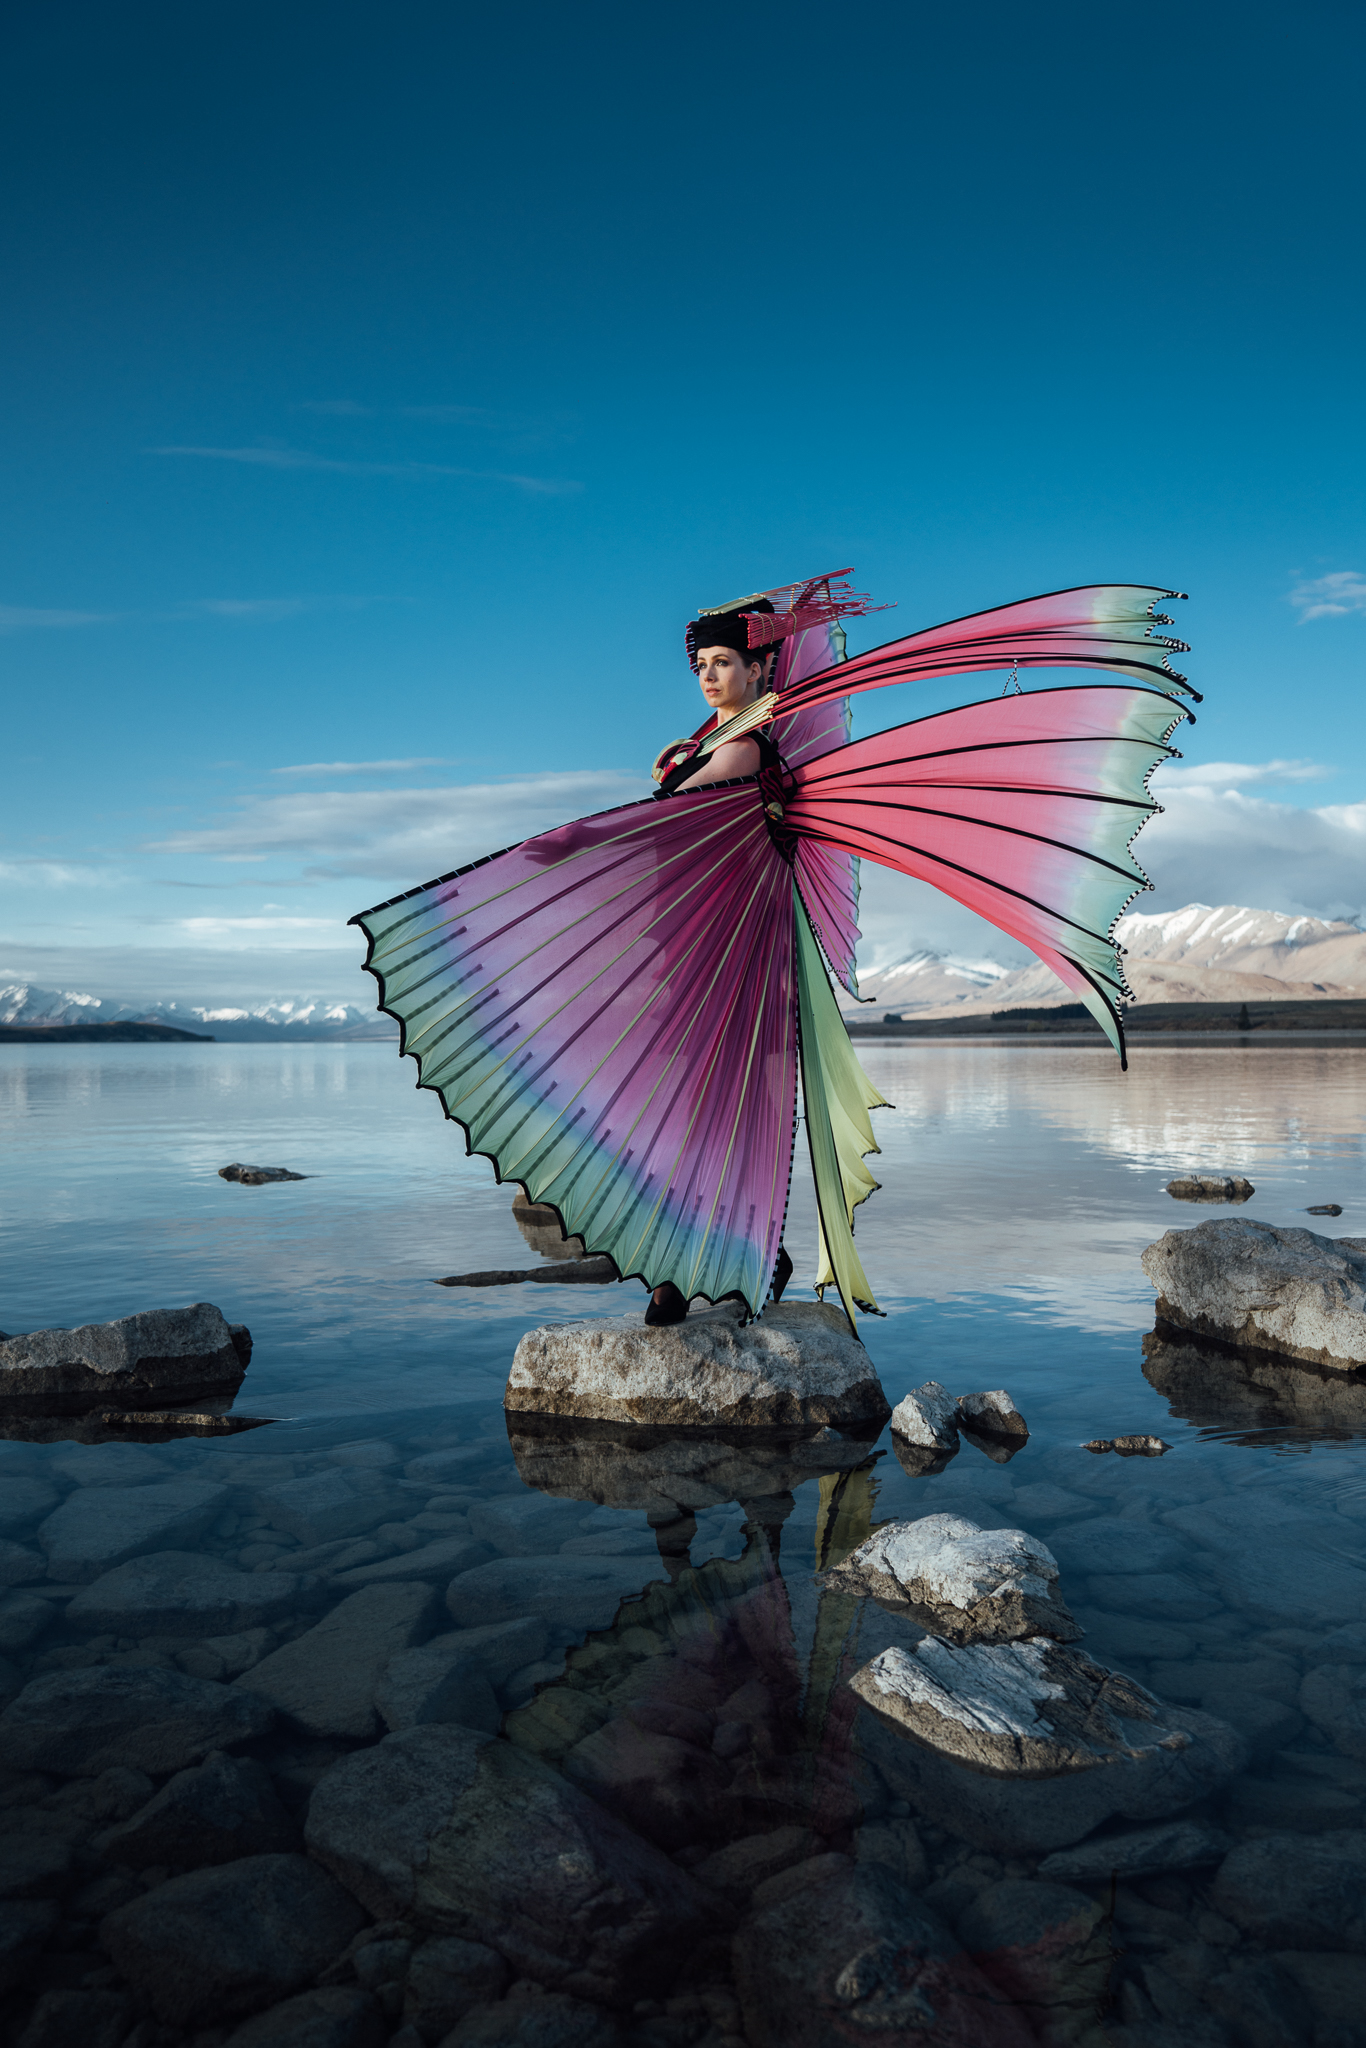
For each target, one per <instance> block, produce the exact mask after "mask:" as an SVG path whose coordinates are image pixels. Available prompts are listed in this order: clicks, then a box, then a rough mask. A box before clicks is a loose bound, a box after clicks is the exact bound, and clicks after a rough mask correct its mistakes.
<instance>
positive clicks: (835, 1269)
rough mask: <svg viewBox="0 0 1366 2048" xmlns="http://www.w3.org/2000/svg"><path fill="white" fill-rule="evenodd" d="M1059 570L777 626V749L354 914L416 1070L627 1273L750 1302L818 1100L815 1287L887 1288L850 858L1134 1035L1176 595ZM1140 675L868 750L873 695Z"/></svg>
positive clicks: (902, 731) (939, 719) (946, 722)
mask: <svg viewBox="0 0 1366 2048" xmlns="http://www.w3.org/2000/svg"><path fill="white" fill-rule="evenodd" d="M1176 595H1178V593H1176V592H1174V591H1165V590H1157V589H1152V588H1147V587H1144V586H1139V585H1132V584H1121V585H1104V586H1095V587H1089V588H1086V589H1082V590H1072V591H1060V592H1056V593H1053V594H1051V595H1049V596H1046V597H1040V598H1033V599H1030V600H1029V601H1027V602H1026V603H1022V604H1014V605H1008V606H1005V607H1003V608H1001V609H1000V610H997V611H992V612H984V613H979V614H977V615H976V616H975V617H974V618H970V619H960V620H955V621H953V622H951V623H950V624H948V625H944V626H939V627H934V628H931V629H930V630H929V631H927V632H923V633H917V634H912V635H910V636H908V637H907V638H905V639H901V640H896V641H892V642H890V643H889V644H888V645H886V646H883V647H878V648H875V649H873V650H872V652H871V653H868V654H863V655H860V656H858V657H856V658H855V659H854V660H852V661H848V662H840V661H838V660H837V659H836V656H835V648H834V642H833V640H832V634H831V627H830V625H829V624H828V623H825V622H823V621H821V622H817V623H815V624H813V625H810V626H807V627H805V628H804V629H803V630H801V631H798V632H795V633H793V634H792V635H791V637H789V638H787V639H785V640H784V641H783V642H782V646H781V651H780V654H779V659H778V663H777V665H776V668H775V676H774V688H773V690H772V691H770V692H769V693H767V695H766V696H765V697H764V698H762V699H761V700H760V702H759V704H757V705H755V706H753V707H751V708H750V709H749V710H747V711H746V712H744V713H742V714H741V715H740V716H739V717H737V718H735V719H733V720H731V721H730V723H729V724H728V725H726V726H725V727H723V728H721V729H720V730H719V731H714V732H712V733H710V734H707V735H705V736H704V737H703V738H702V740H701V742H700V745H699V749H698V753H699V758H700V757H701V756H702V755H705V754H706V753H709V752H711V751H712V750H713V748H714V747H715V746H716V745H718V744H720V743H721V742H722V741H723V740H726V739H730V738H733V737H740V736H741V735H742V734H743V733H744V732H745V731H749V730H754V729H755V728H756V727H758V726H761V725H762V726H763V727H764V728H765V729H766V730H767V731H768V733H769V734H770V736H771V737H772V739H773V740H774V741H775V743H776V745H777V748H778V752H779V755H780V757H781V760H782V763H783V766H782V769H781V770H780V771H769V772H768V773H766V774H765V775H763V776H759V777H749V778H746V779H744V780H742V781H738V782H726V783H715V784H712V785H710V786H708V787H705V788H702V789H697V790H684V791H682V792H680V793H679V794H677V795H675V796H673V797H670V798H667V799H666V800H664V801H658V800H656V799H654V798H648V799H646V800H645V801H644V802H641V803H633V804H625V805H623V806H621V807H620V808H618V809H616V810H612V811H606V812H603V813H601V814H599V815H598V816H596V817H591V818H585V819H582V820H580V821H579V822H577V823H575V824H572V825H565V826H561V827H559V828H558V829H557V830H555V831H553V832H544V833H540V834H538V835H537V836H536V837H535V838H533V839H528V840H525V841H523V842H522V844H521V845H519V846H514V847H510V848H508V849H507V850H506V851H505V852H502V853H498V854H494V855H492V856H491V857H490V858H488V859H486V860H482V861H477V862H475V863H474V864H473V865H471V866H469V867H466V868H460V869H457V870H455V871H454V872H452V873H451V874H448V875H442V876H439V877H438V878H437V880H436V881H434V882H428V883H426V884H425V885H424V886H423V887H421V888H418V889H412V890H409V891H408V892H407V893H406V894H405V895H402V896H398V897H395V898H393V899H392V900H391V901H390V902H387V903H382V904H379V905H377V906H376V907H375V908H374V909H373V910H367V911H363V912H361V913H360V914H359V915H358V916H357V917H355V918H353V919H352V920H351V921H352V923H353V924H357V925H359V926H360V927H361V929H362V930H363V931H364V932H365V933H366V934H367V937H368V939H369V952H368V956H367V959H366V966H367V968H368V969H369V971H370V972H371V973H372V974H373V975H374V976H375V977H376V979H377V981H378V983H379V988H380V1007H381V1009H383V1010H384V1011H386V1012H387V1013H388V1014H389V1015H390V1016H392V1017H395V1018H397V1020H398V1022H399V1024H400V1026H401V1032H402V1050H403V1052H404V1053H406V1054H409V1055H411V1056H412V1058H414V1059H415V1060H416V1062H417V1066H418V1085H419V1086H420V1087H423V1088H430V1089H432V1090H434V1091H435V1093H436V1094H437V1095H439V1097H440V1099H441V1102H442V1104H443V1106H444V1108H445V1111H446V1114H447V1116H449V1117H450V1118H452V1119H453V1120H454V1121H455V1122H456V1123H458V1124H459V1125H460V1126H461V1128H462V1129H463V1131H464V1133H465V1138H466V1144H467V1148H468V1149H469V1150H470V1151H471V1152H477V1153H481V1154H483V1155H484V1156H485V1157H486V1158H488V1159H489V1160H491V1161H492V1164H493V1167H494V1171H495V1173H496V1175H497V1177H498V1179H499V1180H500V1181H514V1182H517V1183H519V1184H520V1185H521V1186H522V1187H523V1188H524V1189H525V1191H526V1193H527V1195H528V1197H529V1198H530V1199H531V1200H532V1201H536V1202H545V1203H548V1204H550V1205H551V1206H552V1207H554V1208H555V1209H556V1210H557V1211H558V1213H559V1215H560V1218H561V1220H562V1222H563V1225H564V1229H565V1231H566V1232H567V1233H568V1234H570V1235H577V1236H580V1237H582V1239H583V1241H584V1246H585V1249H586V1250H587V1251H588V1252H589V1253H594V1254H605V1255H606V1256H608V1257H609V1258H611V1259H612V1260H613V1261H614V1262H615V1264H616V1267H617V1270H618V1272H619V1273H620V1274H621V1275H622V1277H623V1278H626V1277H629V1276H636V1277H638V1278H640V1279H641V1280H643V1281H644V1282H645V1284H646V1286H648V1287H658V1286H660V1285H662V1284H663V1283H664V1282H666V1281H672V1282H673V1284H674V1285H675V1286H676V1287H678V1288H679V1290H680V1291H681V1292H682V1293H683V1294H684V1295H685V1296H687V1297H689V1298H692V1297H695V1296H699V1295H701V1296H705V1297H706V1298H707V1299H709V1300H711V1301H717V1300H720V1299H721V1298H722V1296H724V1295H728V1294H733V1295H739V1296H741V1297H743V1300H744V1301H745V1303H746V1304H747V1307H748V1309H749V1310H750V1312H752V1313H754V1314H758V1313H759V1312H760V1311H761V1309H762V1307H763V1303H764V1301H765V1299H766V1297H767V1293H768V1288H769V1283H770V1280H771V1278H772V1273H773V1266H774V1261H775V1259H776V1256H777V1251H778V1245H779V1242H780V1240H781V1237H782V1229H783V1220H784V1216H785V1213H786V1208H787V1197H788V1188H789V1184H790V1180H791V1172H792V1157H793V1144H794V1139H795V1132H796V1122H797V1111H798V1090H799V1084H800V1098H801V1104H802V1108H803V1110H804V1115H805V1123H806V1136H807V1143H808V1147H809V1150H810V1154H811V1164H812V1171H813V1177H814V1181H815V1188H816V1199H817V1206H818V1210H819V1217H820V1226H821V1263H820V1270H819V1273H818V1276H817V1284H818V1286H819V1287H822V1288H823V1287H824V1286H826V1285H829V1284H833V1285H834V1286H835V1287H836V1288H837V1289H838V1292H839V1295H840V1298H841V1300H842V1302H843V1304H844V1307H845V1311H846V1313H847V1314H848V1315H849V1318H850V1323H851V1326H853V1325H854V1321H855V1316H856V1312H857V1311H858V1310H859V1309H863V1310H865V1311H872V1312H876V1303H875V1301H874V1298H873V1293H872V1289H871V1287H870V1286H869V1283H868V1280H867V1277H866V1276H865V1274H864V1272H863V1269H862V1266H861V1265H860V1263H859V1258H858V1254H857V1251H856V1250H855V1247H854V1239H853V1221H854V1211H855V1209H856V1208H857V1206H858V1204H859V1203H860V1202H862V1201H863V1200H865V1199H866V1198H867V1196H868V1195H869V1194H871V1193H872V1192H873V1189H874V1187H875V1186H876V1183H875V1182H874V1180H873V1178H872V1175H871V1174H870V1172H869V1170H868V1167H867V1165H866V1163H865V1162H866V1157H867V1155H868V1154H870V1153H872V1152H875V1151H876V1150H877V1146H876V1142H875V1139H874V1135H873V1128H872V1123H871V1121H870V1117H869V1111H870V1110H871V1109H873V1108H875V1107H877V1106H878V1105H879V1104H881V1103H882V1102H883V1098H882V1097H881V1096H880V1095H879V1094H878V1092H877V1090H876V1089H875V1088H874V1087H873V1086H872V1084H871V1082H870V1081H869V1080H868V1078H867V1076H866V1075H865V1074H864V1073H863V1071H862V1069H861V1067H860V1066H859V1064H858V1061H857V1059H856V1058H855V1056H854V1052H853V1048H852V1046H851V1044H850V1041H849V1036H848V1033H847V1031H846V1030H845V1028H844V1023H843V1020H842V1018H841V1016H840V1013H839V1009H838V1005H837V1002H836V998H835V994H834V989H833V986H832V976H833V977H834V978H835V979H837V980H838V981H839V982H840V983H841V984H842V985H843V986H844V987H845V988H846V989H848V990H849V991H850V992H851V993H852V994H855V995H856V994H857V992H858V984H857V979H856V975H855V958H854V956H855V947H856V945H857V940H858V925H857V914H858V867H859V861H860V859H871V860H875V861H879V862H881V863H882V864H883V865H885V866H887V867H891V868H895V869H897V870H898V871H899V872H901V873H902V874H907V875H914V876H916V877H919V878H920V879H923V880H925V881H929V882H932V883H933V884H934V885H935V886H936V887H937V888H939V889H940V890H942V891H943V892H944V894H945V895H948V896H951V897H953V898H955V899H956V900H957V901H958V902H960V903H964V904H966V905H967V906H968V908H969V909H972V910H975V911H978V912H979V913H980V914H981V915H982V916H984V917H986V918H988V919H989V920H990V921H991V922H992V923H993V924H995V925H997V926H998V927H999V928H1000V929H1001V930H1002V931H1005V932H1008V933H1009V934H1010V935H1011V937H1012V938H1016V939H1019V940H1021V941H1022V942H1023V943H1024V944H1025V945H1026V946H1028V947H1030V948H1031V949H1032V950H1033V952H1035V953H1036V954H1037V956H1038V957H1039V959H1041V960H1042V961H1044V962H1045V963H1046V964H1047V965H1048V966H1049V967H1051V968H1052V969H1053V971H1054V973H1056V974H1057V975H1058V976H1059V978H1060V979H1061V980H1062V981H1063V982H1064V983H1066V985H1067V986H1068V987H1069V988H1071V989H1073V990H1074V991H1075V993H1076V994H1077V996H1078V997H1079V998H1080V1000H1081V1001H1082V1002H1083V1003H1085V1004H1086V1006H1087V1008H1088V1009H1089V1010H1090V1011H1091V1013H1092V1015H1093V1016H1095V1017H1096V1018H1097V1020H1098V1022H1099V1023H1100V1025H1101V1027H1102V1029H1103V1030H1104V1031H1105V1032H1106V1034H1107V1035H1108V1037H1109V1038H1110V1040H1111V1042H1112V1044H1113V1045H1114V1046H1115V1048H1116V1050H1117V1051H1118V1052H1119V1053H1120V1056H1121V1059H1122V1058H1123V1055H1124V1039H1123V1026H1122V1021H1121V1014H1120V1003H1121V1001H1122V1000H1123V998H1124V996H1125V995H1126V994H1127V993H1128V990H1127V989H1126V986H1125V983H1124V979H1123V973H1122V969H1121V966H1120V961H1119V957H1118V954H1117V951H1116V948H1115V945H1114V942H1113V939H1112V936H1111V935H1112V932H1113V929H1114V925H1115V921H1116V919H1117V918H1118V917H1119V916H1120V914H1121V913H1122V911H1123V910H1124V908H1125V906H1126V905H1127V904H1128V903H1130V902H1131V901H1132V900H1133V898H1134V897H1135V896H1136V895H1137V894H1138V893H1139V891H1140V890H1142V889H1144V888H1145V887H1146V886H1147V878H1146V876H1145V875H1144V873H1143V871H1142V869H1141V868H1140V867H1139V866H1138V864H1137V862H1136V861H1135V859H1134V856H1133V852H1132V842H1133V839H1134V837H1135V835H1136V833H1137V832H1138V830H1139V828H1140V827H1141V826H1142V824H1143V823H1144V822H1145V820H1146V819H1147V818H1148V817H1149V816H1151V814H1152V813H1153V811H1154V810H1156V809H1157V808H1158V806H1157V805H1156V803H1155V802H1154V800H1153V798H1152V796H1151V795H1150V793H1149V790H1148V778H1149V776H1150V775H1151V773H1152V770H1153V769H1154V768H1155V767H1156V766H1157V764H1158V763H1159V762H1160V761H1162V760H1164V759H1166V758H1168V757H1169V756H1170V755H1171V754H1172V753H1173V751H1174V750H1173V749H1172V748H1171V746H1170V745H1169V741H1170V738H1171V735H1172V733H1173V731H1174V730H1175V727H1176V726H1177V724H1178V723H1179V722H1180V721H1181V719H1182V718H1184V717H1187V716H1189V713H1188V712H1187V711H1186V710H1185V708H1184V707H1183V706H1182V705H1181V704H1180V703H1179V702H1178V701H1177V696H1178V693H1181V692H1185V693H1186V694H1188V695H1190V696H1194V695H1195V692H1193V691H1190V690H1189V687H1188V685H1187V684H1186V681H1185V678H1184V677H1182V676H1180V675H1178V674H1177V673H1176V672H1175V671H1174V670H1173V669H1172V668H1171V666H1170V664H1169V661H1168V658H1167V657H1168V653H1169V652H1170V651H1173V650H1177V649H1181V648H1183V645H1184V643H1182V642H1180V641H1176V640H1172V639H1169V638H1166V637H1164V636H1161V635H1159V634H1158V633H1157V632H1156V630H1155V628H1156V627H1157V626H1159V625H1160V626H1166V625H1170V623H1171V621H1170V619H1168V618H1166V617H1165V616H1164V615H1163V614H1161V613H1159V612H1157V611H1156V609H1155V606H1156V604H1157V602H1158V601H1160V600H1164V599H1167V598H1171V597H1174V596H1176ZM1041 665H1046V666H1048V667H1069V668H1071V667H1076V668H1089V669H1101V670H1107V671H1110V672H1111V673H1112V674H1113V675H1117V676H1119V677H1122V678H1124V680H1122V681H1099V680H1086V681H1082V682H1078V683H1076V684H1072V685H1065V686H1063V687H1060V688H1050V689H1041V690H1031V691H1026V692H1022V693H1017V694H1008V695H1005V696H1000V697H996V696H993V697H991V698H989V699H987V700H985V701H983V702H980V703H976V704H968V705H964V706H961V707H959V708H958V709H955V710H951V711H945V712H941V713H938V714H937V715H935V716H932V717H928V718H921V719H916V720H914V721H913V722H912V723H910V724H906V725H900V726H895V727H893V728H892V729H891V730H890V731H887V732H882V733H878V734H875V735H874V736H873V737H871V738H869V739H862V740H857V741H850V739H849V736H848V735H849V710H848V700H849V698H850V697H851V696H852V695H853V694H854V693H856V692H860V691H865V690H870V689H875V688H878V687H880V686H882V685H885V684H889V683H897V682H905V681H908V680H911V679H914V678H916V677H922V676H930V675H952V674H957V673H965V672H969V671H979V670H985V669H1002V668H1006V669H1015V668H1019V667H1028V666H1041Z"/></svg>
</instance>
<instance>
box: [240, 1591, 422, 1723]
mask: <svg viewBox="0 0 1366 2048" xmlns="http://www.w3.org/2000/svg"><path fill="white" fill-rule="evenodd" d="M438 1605H439V1595H438V1593H437V1590H436V1588H435V1587H433V1586H428V1585H422V1584H419V1585H396V1586H393V1585H383V1586H363V1587H361V1589H360V1591H359V1592H356V1593H349V1594H348V1595H347V1597H346V1598H345V1599H344V1600H342V1601H341V1602H339V1604H338V1605H337V1606H336V1607H334V1608H333V1609H332V1611H331V1613H330V1614H328V1615H325V1616H324V1618H323V1619H322V1620H321V1621H320V1622H319V1623H318V1624H317V1626H316V1627H315V1628H311V1629H309V1630H308V1631H307V1633H306V1634H304V1635H301V1636H296V1637H295V1639H294V1641H293V1642H291V1643H285V1644H284V1645H283V1647H282V1648H280V1649H278V1650H273V1651H272V1652H271V1654H270V1655H269V1656H268V1657H263V1658H262V1659H261V1661H260V1663H259V1664H253V1665H252V1667H251V1669H250V1670H249V1671H244V1672H243V1674H242V1676H241V1677H240V1678H239V1679H237V1680H235V1681H234V1686H233V1690H234V1691H236V1692H238V1693H247V1694H255V1695H256V1696H257V1697H259V1698H260V1699H262V1700H266V1701H268V1702H269V1703H270V1705H271V1706H272V1707H274V1708H277V1709H278V1710H279V1712H280V1713H282V1714H284V1715H286V1716H287V1717H288V1719H289V1720H291V1721H293V1722H295V1723H296V1724H297V1726H299V1727H300V1728H303V1729H306V1730H307V1731H308V1733H309V1734H310V1735H319V1736H342V1737H345V1738H347V1739H349V1740H351V1741H359V1742H363V1741H366V1740H367V1739H369V1738H370V1737H372V1736H374V1735H376V1734H377V1733H378V1732H379V1726H380V1719H379V1712H378V1709H377V1708H376V1706H375V1690H376V1687H377V1686H378V1684H379V1681H380V1678H381V1676H382V1674H383V1672H384V1669H385V1667H386V1665H387V1664H388V1663H389V1661H390V1659H391V1658H393V1657H396V1656H397V1655H398V1654H399V1652H400V1651H401V1650H408V1649H411V1648H412V1647H413V1646H414V1645H415V1644H416V1643H419V1642H421V1641H422V1640H423V1638H424V1637H426V1636H427V1635H429V1634H430V1633H431V1624H432V1622H433V1620H434V1618H435V1615H436V1612H437V1610H438Z"/></svg>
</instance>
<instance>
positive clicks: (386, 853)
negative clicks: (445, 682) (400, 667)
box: [148, 769, 650, 883]
mask: <svg viewBox="0 0 1366 2048" xmlns="http://www.w3.org/2000/svg"><path fill="white" fill-rule="evenodd" d="M649 789H650V785H649V784H648V783H647V782H646V781H645V780H644V778H643V777H641V776H638V775H625V774H622V773H620V772H618V771H615V770H613V769H596V770H594V769H587V770H583V771H580V772H578V773H573V774H564V775H536V776H527V777H525V778H523V779H521V780H520V781H514V782H500V783H474V784H465V785H463V786H461V787H458V788H457V787H446V788H434V789H388V790H376V789H349V790H297V791H291V792H289V793H288V794H282V795H280V796H263V797H253V798H250V799H248V800H247V802H245V803H244V804H243V806H242V808H241V810H240V811H239V812H238V813H237V814H236V815H235V816H233V817H228V818H225V819H224V820H223V822H222V823H221V824H218V825H212V826H207V827H204V828H201V829H196V830H189V831H184V832H176V833H173V834H171V835H170V836H169V837H168V838H166V839H163V840H160V841H158V842H156V843H155V845H153V846H152V847H150V848H149V849H148V850H149V851H151V852H156V853H170V854H178V855H200V856H203V855H208V856H210V857H212V858H213V859H216V860H223V861H234V862H239V861H240V862H246V861H259V860H266V859H268V858H269V859H279V858H281V857H282V856H283V857H289V856H293V857H294V858H296V859H299V860H303V861H306V862H309V863H311V864H312V868H311V872H321V873H323V874H326V875H367V876H371V877H380V878H382V879H383V880H385V881H393V882H395V883H403V882H405V881H406V882H408V883H413V882H418V881H422V880H425V879H426V877H427V876H429V875H437V874H441V873H443V872H444V871H445V870H446V869H448V868H453V867H459V866H460V865H461V864H462V863H463V862H465V861H469V860H477V859H478V858H479V857H480V856H481V855H482V854H487V853H492V852H494V851H496V850H497V849H498V848H499V847H502V846H511V845H515V844H516V843H517V841H519V840H522V839H526V838H528V837H530V835H531V834H532V833H533V832H544V831H547V830H549V828H550V827H551V826H553V825H562V824H564V823H565V822H566V821H567V820H569V819H571V818H576V817H582V816H584V815H585V813H589V812H593V811H604V810H609V809H610V808H612V807H613V806H614V805H616V804H621V803H629V802H631V801H632V800H633V799H634V798H637V797H644V796H647V795H648V794H649Z"/></svg>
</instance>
